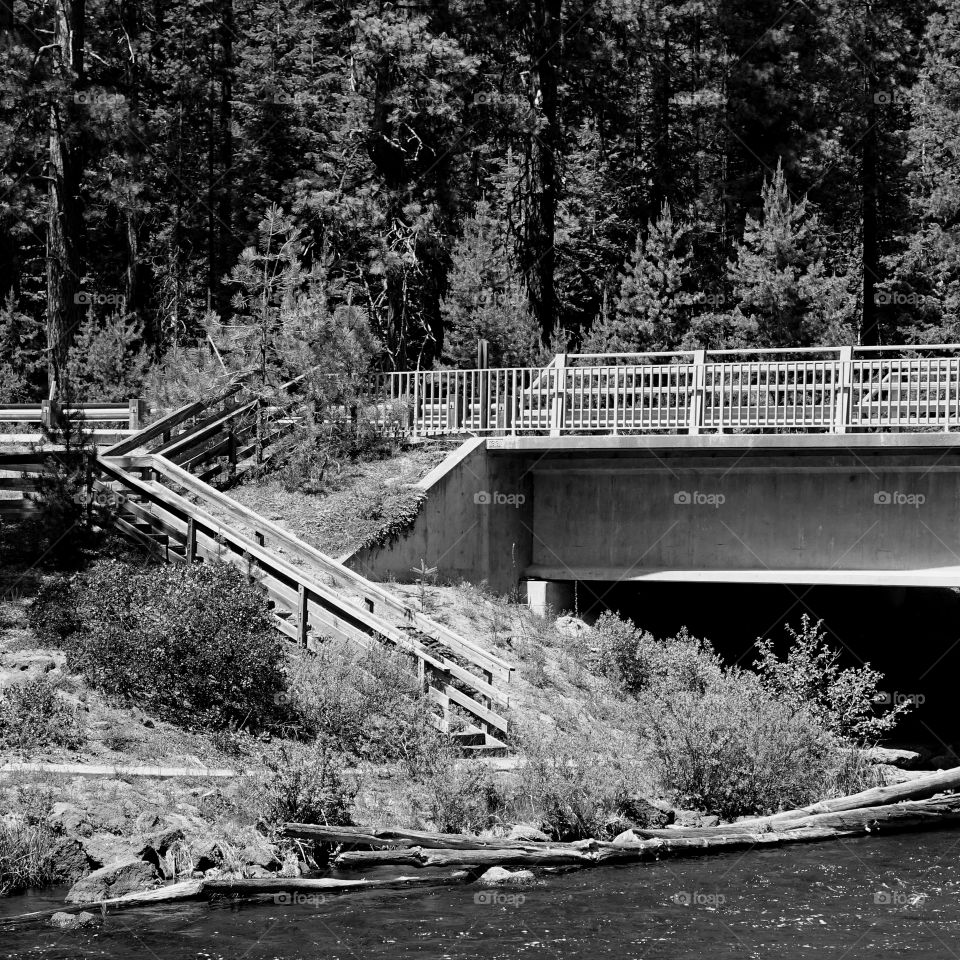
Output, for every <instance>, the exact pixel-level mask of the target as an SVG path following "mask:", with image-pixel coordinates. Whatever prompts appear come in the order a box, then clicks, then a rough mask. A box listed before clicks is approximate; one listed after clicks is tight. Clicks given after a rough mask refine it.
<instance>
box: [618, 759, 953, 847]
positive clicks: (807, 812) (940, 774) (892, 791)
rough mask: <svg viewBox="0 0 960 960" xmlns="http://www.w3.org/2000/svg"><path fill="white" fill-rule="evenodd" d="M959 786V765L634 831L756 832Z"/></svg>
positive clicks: (667, 834)
mask: <svg viewBox="0 0 960 960" xmlns="http://www.w3.org/2000/svg"><path fill="white" fill-rule="evenodd" d="M956 789H960V767H955V768H953V769H951V770H938V771H937V772H936V773H931V774H927V775H925V776H923V777H918V778H917V779H915V780H909V781H907V782H906V783H896V784H891V785H890V786H887V787H872V788H871V789H870V790H864V791H862V792H860V793H854V794H851V795H849V796H846V797H836V798H835V799H833V800H822V801H820V802H819V803H813V804H810V805H809V806H807V807H799V808H797V809H796V810H784V811H783V812H781V813H774V814H771V815H769V816H766V817H754V818H751V819H747V820H739V821H738V822H737V823H724V824H719V825H718V826H715V827H664V828H662V829H652V828H649V829H648V828H646V827H636V828H635V829H634V832H635V833H638V834H640V835H641V836H644V837H650V838H652V837H682V836H704V837H705V836H711V835H712V836H726V835H728V834H730V833H736V832H746V833H757V832H761V831H762V830H764V829H777V828H780V827H782V826H783V824H784V823H785V822H790V821H797V820H806V819H807V818H809V817H810V816H816V815H819V814H826V813H842V812H844V811H853V810H860V809H867V808H873V807H881V806H883V807H889V806H893V805H895V804H898V803H903V802H907V801H919V800H922V799H925V798H929V797H933V796H936V795H937V794H941V793H943V792H944V791H950V790H956Z"/></svg>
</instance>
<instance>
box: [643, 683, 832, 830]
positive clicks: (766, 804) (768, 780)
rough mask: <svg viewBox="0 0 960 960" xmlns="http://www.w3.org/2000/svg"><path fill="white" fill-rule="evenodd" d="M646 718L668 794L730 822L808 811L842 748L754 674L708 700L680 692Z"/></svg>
mask: <svg viewBox="0 0 960 960" xmlns="http://www.w3.org/2000/svg"><path fill="white" fill-rule="evenodd" d="M642 710H643V714H644V719H645V721H646V727H647V733H648V737H649V743H650V748H651V753H652V760H653V764H654V768H655V770H656V773H657V776H658V778H659V780H660V784H661V786H662V787H663V788H665V789H667V790H670V791H672V792H673V793H674V796H675V801H676V802H677V803H679V804H681V805H690V806H693V807H695V808H697V809H701V810H706V811H707V812H709V813H715V814H717V815H718V816H720V817H723V818H725V819H730V818H733V817H737V816H741V815H745V814H766V813H772V812H775V811H777V810H780V809H783V808H787V807H795V806H801V805H803V804H805V803H808V802H810V801H811V800H814V799H815V798H817V797H818V796H821V795H822V793H823V791H824V790H825V788H826V785H827V783H828V782H829V778H830V774H831V771H832V770H833V769H834V768H835V767H836V764H837V760H838V750H837V747H838V744H837V741H836V740H835V738H834V737H833V736H832V735H831V734H830V733H829V732H828V731H827V730H826V729H824V728H823V727H822V726H821V725H820V724H819V723H818V721H817V717H816V716H815V715H814V714H813V712H812V711H811V710H809V709H808V708H807V707H806V706H804V705H803V704H797V703H793V702H790V701H787V700H782V699H778V698H777V697H775V696H773V695H772V694H771V693H770V692H769V691H768V690H767V689H766V688H765V687H764V686H763V684H762V683H761V681H760V679H759V678H758V677H757V676H756V675H755V674H752V673H747V672H744V671H739V670H730V671H728V672H726V673H724V674H723V675H722V676H721V677H720V678H719V679H717V680H715V681H714V682H713V683H711V684H710V685H709V686H708V687H707V689H706V690H705V691H704V692H703V693H702V694H701V693H697V692H691V691H680V692H678V693H676V695H675V696H673V697H670V698H664V699H657V700H647V701H645V702H644V704H643V706H642Z"/></svg>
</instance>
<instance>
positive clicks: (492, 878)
mask: <svg viewBox="0 0 960 960" xmlns="http://www.w3.org/2000/svg"><path fill="white" fill-rule="evenodd" d="M479 882H480V883H482V884H483V885H484V886H487V887H528V886H530V885H531V884H533V883H536V882H537V878H536V877H535V876H534V875H533V873H532V872H531V871H530V870H515V871H513V872H512V873H511V872H510V871H509V870H505V869H504V868H503V867H491V868H490V869H489V870H487V871H486V872H484V873H483V874H482V875H481V876H480V880H479Z"/></svg>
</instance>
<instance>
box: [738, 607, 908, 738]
mask: <svg viewBox="0 0 960 960" xmlns="http://www.w3.org/2000/svg"><path fill="white" fill-rule="evenodd" d="M822 624H823V621H822V620H818V621H817V622H816V623H813V622H812V621H811V619H810V617H809V616H808V615H807V614H804V615H803V616H802V617H801V618H800V629H799V630H794V629H793V627H791V626H790V625H789V624H787V625H785V627H784V629H785V630H786V632H787V636H788V637H789V639H790V648H789V650H788V651H787V656H786V658H785V659H783V660H780V659H779V658H778V657H777V655H776V653H775V652H774V649H773V641H772V640H770V639H758V640H757V650H759V652H760V657H759V659H758V660H757V661H756V663H755V665H754V666H755V668H756V670H757V672H758V673H759V674H760V677H761V679H762V681H763V684H764V686H765V687H766V688H767V689H768V690H769V691H770V693H771V694H772V695H773V696H774V697H777V698H781V699H785V700H789V701H790V702H791V703H795V704H803V705H805V706H806V707H807V708H809V710H810V711H811V713H812V714H813V715H814V716H815V717H816V718H817V720H818V721H819V722H820V723H821V724H822V725H823V726H824V727H826V728H827V729H828V730H830V731H831V732H832V733H834V734H836V735H837V736H838V737H844V738H847V739H850V740H852V741H853V742H855V743H861V744H864V743H873V742H876V741H877V740H878V739H879V738H880V737H881V736H883V734H885V733H889V732H890V731H891V730H892V729H893V728H894V727H895V726H896V725H897V722H898V721H899V719H900V717H901V715H902V714H903V713H905V712H906V711H907V710H909V709H910V708H911V706H912V704H911V703H909V702H904V703H899V704H896V705H893V706H891V707H890V708H889V709H887V710H883V709H881V707H880V706H879V704H880V703H882V701H883V696H882V694H881V693H880V691H879V690H878V689H877V685H878V684H879V683H880V681H881V680H882V679H883V674H881V673H880V672H879V671H878V670H874V669H872V668H871V666H870V665H869V664H865V665H864V666H862V667H847V668H845V669H841V668H840V666H839V660H840V651H839V650H835V649H833V648H832V647H830V645H829V644H828V643H827V642H826V635H825V633H824V632H823V631H822V630H821V629H820V628H821V626H822Z"/></svg>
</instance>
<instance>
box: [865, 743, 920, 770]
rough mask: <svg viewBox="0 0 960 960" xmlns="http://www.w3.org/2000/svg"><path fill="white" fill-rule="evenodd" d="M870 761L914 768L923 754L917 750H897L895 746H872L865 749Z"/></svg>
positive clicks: (905, 768) (906, 768)
mask: <svg viewBox="0 0 960 960" xmlns="http://www.w3.org/2000/svg"><path fill="white" fill-rule="evenodd" d="M864 753H865V754H866V757H867V759H868V760H869V761H870V763H879V764H885V765H886V766H890V767H900V768H901V769H903V770H913V769H914V768H915V767H916V766H917V764H919V763H920V761H921V755H920V754H919V753H917V751H916V750H896V749H894V748H893V747H870V748H869V749H867V750H865V751H864Z"/></svg>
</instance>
